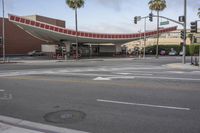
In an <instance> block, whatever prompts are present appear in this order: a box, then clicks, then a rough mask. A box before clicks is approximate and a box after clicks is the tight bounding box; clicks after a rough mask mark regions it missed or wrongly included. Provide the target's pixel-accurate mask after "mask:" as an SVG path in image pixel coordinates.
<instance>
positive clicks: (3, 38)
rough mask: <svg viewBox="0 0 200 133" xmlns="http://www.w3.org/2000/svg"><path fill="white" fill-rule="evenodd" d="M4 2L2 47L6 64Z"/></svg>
mask: <svg viewBox="0 0 200 133" xmlns="http://www.w3.org/2000/svg"><path fill="white" fill-rule="evenodd" d="M4 12H5V10H4V0H2V14H3V20H2V45H3V62H5V55H6V54H5V16H4V14H5V13H4Z"/></svg>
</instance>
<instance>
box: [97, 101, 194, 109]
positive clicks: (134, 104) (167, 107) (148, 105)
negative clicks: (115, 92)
mask: <svg viewBox="0 0 200 133" xmlns="http://www.w3.org/2000/svg"><path fill="white" fill-rule="evenodd" d="M97 101H98V102H105V103H115V104H124V105H132V106H143V107H152V108H164V109H174V110H187V111H189V110H191V109H190V108H182V107H173V106H161V105H152V104H140V103H129V102H120V101H112V100H103V99H97Z"/></svg>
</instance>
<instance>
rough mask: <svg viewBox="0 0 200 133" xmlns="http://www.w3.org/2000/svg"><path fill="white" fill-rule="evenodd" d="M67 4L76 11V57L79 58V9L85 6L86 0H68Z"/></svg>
mask: <svg viewBox="0 0 200 133" xmlns="http://www.w3.org/2000/svg"><path fill="white" fill-rule="evenodd" d="M66 4H67V5H68V6H69V8H71V9H73V10H74V11H75V25H76V59H78V18H77V9H78V8H81V7H83V6H84V4H85V1H84V0H66Z"/></svg>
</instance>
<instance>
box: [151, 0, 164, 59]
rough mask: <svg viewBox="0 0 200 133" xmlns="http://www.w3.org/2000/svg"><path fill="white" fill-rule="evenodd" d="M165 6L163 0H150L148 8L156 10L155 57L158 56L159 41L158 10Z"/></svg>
mask: <svg viewBox="0 0 200 133" xmlns="http://www.w3.org/2000/svg"><path fill="white" fill-rule="evenodd" d="M166 7H167V5H166V1H165V0H150V1H149V9H150V10H152V11H156V12H157V47H156V58H158V43H159V12H160V11H163V10H164V9H165V8H166Z"/></svg>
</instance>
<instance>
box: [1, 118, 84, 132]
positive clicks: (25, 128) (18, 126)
mask: <svg viewBox="0 0 200 133" xmlns="http://www.w3.org/2000/svg"><path fill="white" fill-rule="evenodd" d="M0 133H86V132H83V131H78V130H72V129H67V128H60V127H55V126H50V125H45V124H41V123H35V122H30V121H25V120H21V119H16V118H11V117H7V116H0Z"/></svg>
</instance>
